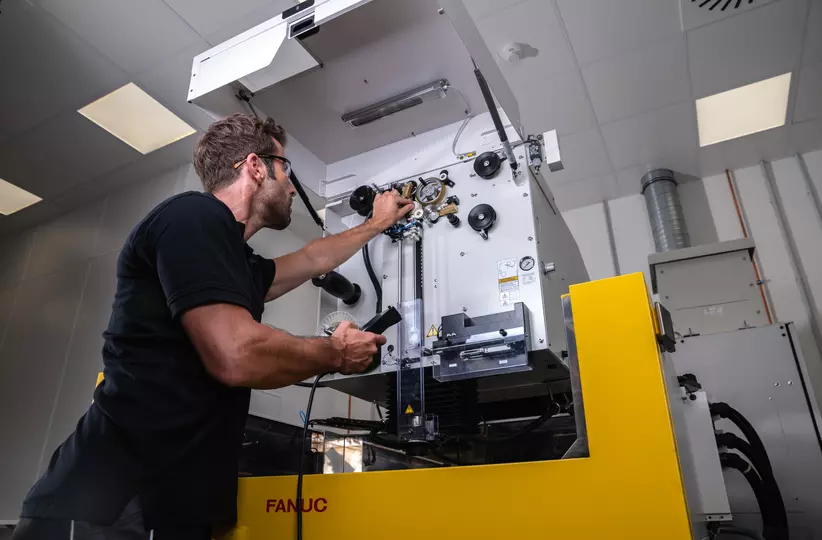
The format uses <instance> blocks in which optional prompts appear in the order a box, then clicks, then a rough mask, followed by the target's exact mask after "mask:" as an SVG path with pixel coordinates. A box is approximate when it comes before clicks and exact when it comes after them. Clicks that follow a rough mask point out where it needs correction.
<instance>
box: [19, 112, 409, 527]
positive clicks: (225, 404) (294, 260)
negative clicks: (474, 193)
mask: <svg viewBox="0 0 822 540" xmlns="http://www.w3.org/2000/svg"><path fill="white" fill-rule="evenodd" d="M284 144H285V133H284V132H283V130H282V128H280V127H279V126H277V125H276V124H275V123H274V122H273V121H272V120H271V119H268V120H266V121H265V122H262V121H260V120H257V119H255V118H252V117H249V116H244V115H234V116H231V117H229V118H226V119H225V120H221V121H219V122H216V123H214V124H213V125H212V126H211V127H210V128H209V130H208V132H207V133H206V134H205V135H204V136H203V137H202V139H200V141H199V142H198V144H197V148H196V150H195V153H194V166H195V169H196V170H197V174H198V175H199V176H200V179H201V180H202V182H203V186H204V187H205V191H206V193H195V192H189V193H183V194H181V195H176V196H174V197H171V198H170V199H168V200H166V201H164V202H162V203H160V205H159V206H157V207H156V208H155V209H154V210H152V211H151V212H150V213H149V214H148V216H146V217H145V218H144V219H143V221H141V222H140V223H139V224H138V225H137V226H136V227H135V228H134V230H133V231H132V232H131V234H130V235H129V237H128V239H127V240H126V243H125V246H124V247H123V250H122V252H121V253H120V257H119V259H118V262H117V292H116V294H115V298H114V305H113V308H112V315H111V320H110V322H109V325H108V329H107V330H106V332H105V333H104V334H103V336H104V338H105V345H104V347H103V360H104V364H105V380H104V382H103V383H102V384H101V385H100V386H99V387H98V388H97V390H96V392H95V394H94V403H93V404H92V405H91V407H90V408H89V410H88V411H87V412H86V414H85V415H84V416H83V418H82V419H81V420H80V422H79V423H78V425H77V428H76V430H75V432H74V433H73V434H72V435H71V436H70V437H69V438H68V440H66V442H64V443H63V444H62V446H60V448H58V449H57V451H56V452H55V453H54V456H53V457H52V459H51V462H50V463H49V467H48V471H47V472H46V473H45V474H44V475H43V477H42V478H41V479H40V480H39V481H38V482H37V484H36V485H35V486H34V487H33V488H32V490H31V491H30V492H29V494H28V496H27V498H26V500H25V502H24V504H23V511H22V514H21V516H22V517H21V520H20V524H19V526H18V528H17V530H16V531H15V535H14V539H15V540H46V539H48V540H62V539H76V540H82V539H87V538H88V539H90V538H95V539H98V538H99V539H106V540H126V539H128V540H137V539H140V540H143V539H146V540H147V539H151V540H206V539H208V538H210V537H211V531H212V527H214V526H218V525H231V524H232V523H234V521H235V520H236V495H237V461H238V453H239V449H240V444H241V442H242V438H243V430H244V426H245V419H246V415H247V413H248V404H249V399H250V392H251V391H250V389H251V388H279V387H283V386H287V385H290V384H293V383H295V382H297V381H301V380H303V379H306V378H308V377H311V376H313V375H318V374H321V373H326V372H341V373H357V372H360V371H363V370H365V369H366V368H367V367H368V365H369V363H370V361H371V356H372V355H373V354H374V353H375V352H376V351H377V346H378V345H381V344H383V343H384V342H385V338H384V337H382V336H378V335H375V334H371V333H367V332H361V331H359V330H357V329H356V327H355V326H353V325H351V324H348V323H342V324H341V325H340V326H339V327H338V328H337V330H336V331H335V332H334V335H333V336H331V337H330V338H322V337H310V338H304V337H295V336H292V335H290V334H288V333H287V332H284V331H281V330H274V329H272V328H269V327H267V326H265V325H263V324H260V320H261V317H262V313H263V306H264V302H267V301H270V300H273V299H275V298H277V297H279V296H281V295H283V294H285V293H287V292H288V291H290V290H292V289H294V288H295V287H297V286H299V285H300V284H302V283H304V282H305V281H307V280H308V279H311V278H312V277H315V276H318V275H320V274H323V273H326V272H328V271H330V270H332V269H333V268H335V267H337V266H339V265H340V264H341V263H343V262H344V261H346V260H347V259H349V258H350V257H351V256H352V255H354V254H355V253H356V252H357V251H358V250H360V249H361V248H362V247H363V245H365V244H366V243H367V242H368V241H369V240H371V239H372V238H374V237H375V236H377V235H379V234H380V233H381V232H382V231H383V230H385V229H386V228H388V227H390V226H391V225H393V224H394V223H396V222H397V221H398V220H399V219H400V218H401V217H402V216H404V215H405V214H407V213H408V212H409V211H410V210H411V208H412V204H411V203H410V201H408V200H405V199H402V198H400V197H399V196H398V195H397V194H396V193H394V192H388V193H385V194H382V195H379V196H378V197H377V198H376V200H375V201H374V212H373V216H372V218H371V219H369V220H368V221H366V222H365V223H364V224H362V225H360V226H359V227H355V228H353V229H350V230H348V231H346V232H344V233H342V234H338V235H334V236H329V237H327V238H322V239H318V240H314V241H312V242H310V243H309V244H308V245H306V246H305V247H304V248H302V249H301V250H299V251H297V252H295V253H290V254H288V255H284V256H282V257H279V258H277V259H275V260H273V261H272V260H265V259H263V258H262V257H260V256H258V255H256V254H254V253H253V251H252V250H251V248H250V247H248V245H247V244H246V241H247V240H248V239H249V238H250V237H251V236H252V235H254V233H256V232H257V231H259V230H260V229H262V228H271V229H277V230H281V229H284V228H286V227H287V226H288V224H289V223H290V221H291V204H292V200H293V197H294V195H295V193H296V192H295V190H294V186H292V185H291V182H290V180H289V171H290V162H289V161H288V159H287V158H286V157H285V156H284V154H283V145H284Z"/></svg>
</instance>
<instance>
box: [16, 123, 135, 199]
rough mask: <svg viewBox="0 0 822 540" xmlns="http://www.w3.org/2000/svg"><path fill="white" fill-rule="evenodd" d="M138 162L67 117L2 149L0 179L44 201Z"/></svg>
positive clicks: (112, 140) (101, 133)
mask: <svg viewBox="0 0 822 540" xmlns="http://www.w3.org/2000/svg"><path fill="white" fill-rule="evenodd" d="M139 156H140V154H139V153H138V152H137V151H135V150H134V149H132V148H131V147H130V146H128V145H127V144H125V143H123V142H122V141H120V140H119V139H117V138H116V137H113V136H111V134H109V133H108V132H106V131H105V130H103V129H101V128H100V127H99V126H97V125H95V124H93V123H92V122H90V121H89V120H87V119H86V118H84V117H83V116H81V115H80V114H79V113H77V112H76V111H69V112H67V113H63V114H61V115H59V116H57V117H55V118H54V119H52V120H49V121H47V122H45V123H43V124H41V125H39V126H37V127H36V128H34V129H32V130H30V131H28V132H26V133H25V134H24V135H22V136H20V137H17V138H15V139H13V140H11V141H8V142H7V143H5V144H4V145H3V146H0V177H2V178H3V179H4V180H7V181H9V182H11V183H13V184H15V185H17V186H19V187H22V188H23V189H25V190H27V191H30V192H31V193H34V194H35V195H38V196H40V197H42V198H44V199H45V198H49V197H52V196H54V195H57V194H58V193H62V192H63V191H66V190H68V189H71V188H72V187H74V186H75V185H77V184H79V183H81V182H83V181H86V180H89V179H91V178H94V177H95V176H98V175H100V174H103V173H105V172H107V171H110V170H112V169H114V168H116V167H119V166H120V165H123V164H125V163H128V162H129V161H133V160H135V159H137V158H138V157H139Z"/></svg>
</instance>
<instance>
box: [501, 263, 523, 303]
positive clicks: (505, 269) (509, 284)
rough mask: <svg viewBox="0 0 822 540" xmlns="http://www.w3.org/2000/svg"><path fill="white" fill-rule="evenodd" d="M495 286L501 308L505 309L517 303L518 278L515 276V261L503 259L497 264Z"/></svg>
mask: <svg viewBox="0 0 822 540" xmlns="http://www.w3.org/2000/svg"><path fill="white" fill-rule="evenodd" d="M497 285H498V287H499V303H500V305H501V306H503V307H505V306H509V305H511V304H516V303H517V302H519V277H518V276H517V260H516V259H505V260H503V261H498V262H497Z"/></svg>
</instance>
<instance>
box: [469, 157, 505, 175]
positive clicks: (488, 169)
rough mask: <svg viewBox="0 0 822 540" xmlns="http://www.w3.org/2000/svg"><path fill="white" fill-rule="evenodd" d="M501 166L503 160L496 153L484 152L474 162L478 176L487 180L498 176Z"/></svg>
mask: <svg viewBox="0 0 822 540" xmlns="http://www.w3.org/2000/svg"><path fill="white" fill-rule="evenodd" d="M500 165H502V159H500V157H499V156H498V155H497V153H496V152H484V153H482V154H480V155H479V156H477V159H475V160H474V172H475V173H477V176H479V177H481V178H485V179H486V180H487V179H489V178H493V176H494V175H495V174H497V171H499V168H500Z"/></svg>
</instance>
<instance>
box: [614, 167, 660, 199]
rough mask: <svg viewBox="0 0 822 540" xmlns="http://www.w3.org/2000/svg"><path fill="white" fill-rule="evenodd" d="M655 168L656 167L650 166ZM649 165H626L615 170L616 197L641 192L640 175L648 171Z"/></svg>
mask: <svg viewBox="0 0 822 540" xmlns="http://www.w3.org/2000/svg"><path fill="white" fill-rule="evenodd" d="M650 168H651V169H655V168H657V167H650ZM648 169H649V167H639V166H637V167H628V168H627V169H622V170H621V171H617V176H616V183H617V191H618V192H619V194H618V195H617V197H627V196H628V195H636V194H637V193H641V192H642V176H643V175H644V174H645V173H646V172H648Z"/></svg>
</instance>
